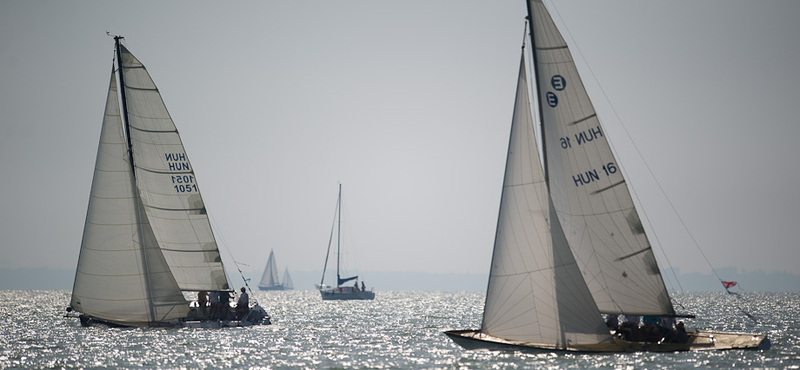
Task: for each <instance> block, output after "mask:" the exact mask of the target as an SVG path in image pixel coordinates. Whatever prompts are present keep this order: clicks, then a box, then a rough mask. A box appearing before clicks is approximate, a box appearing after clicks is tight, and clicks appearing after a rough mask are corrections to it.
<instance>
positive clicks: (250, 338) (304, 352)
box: [0, 291, 800, 369]
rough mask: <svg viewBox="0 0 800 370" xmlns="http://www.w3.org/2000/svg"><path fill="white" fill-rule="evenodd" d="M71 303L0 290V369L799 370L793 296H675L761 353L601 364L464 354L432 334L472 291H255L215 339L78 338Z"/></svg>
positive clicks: (130, 333)
mask: <svg viewBox="0 0 800 370" xmlns="http://www.w3.org/2000/svg"><path fill="white" fill-rule="evenodd" d="M69 298H70V292H68V291H0V368H3V369H4V368H26V369H40V368H86V369H91V368H159V369H163V368H256V369H516V368H526V369H527V368H536V369H565V368H576V369H577V368H580V369H583V368H598V369H645V368H647V369H694V368H704V369H705V368H724V369H729V368H753V369H798V368H800V320H798V317H800V294H798V293H751V294H745V295H743V299H741V300H735V298H732V297H729V296H726V295H724V294H722V293H681V294H675V298H677V301H679V302H680V303H681V304H682V305H683V306H684V307H685V311H686V312H693V313H695V314H697V316H698V319H695V320H689V321H688V322H687V324H688V325H687V326H690V327H697V328H703V329H712V330H725V331H741V332H757V333H768V334H769V336H770V338H771V340H772V343H773V345H772V349H770V350H768V351H763V352H760V351H740V350H734V351H707V352H706V351H704V352H689V353H668V354H655V353H633V354H607V355H574V354H526V353H520V352H489V351H467V350H464V349H462V348H461V347H459V346H457V345H455V344H454V343H453V342H452V341H450V340H449V339H448V338H447V337H446V336H445V335H444V334H442V331H443V330H447V329H466V328H477V327H478V326H479V325H480V321H481V314H482V311H483V299H484V294H483V293H478V292H411V291H402V292H380V291H379V292H377V298H376V299H375V301H371V302H322V301H321V300H320V298H319V293H317V292H316V291H289V292H256V293H255V294H254V298H256V299H257V300H258V301H259V302H260V303H261V304H262V306H264V307H265V308H266V309H267V311H268V312H269V313H270V314H271V315H272V317H273V321H274V325H269V326H262V327H251V328H230V329H221V330H220V329H217V330H213V329H109V328H84V327H81V326H80V324H79V323H78V320H77V319H73V318H64V317H63V314H64V307H66V305H67V303H68V301H69ZM733 303H736V304H737V305H738V306H739V307H741V308H743V309H744V310H746V311H748V312H750V313H751V314H753V315H755V316H756V317H757V318H758V319H759V321H758V322H757V323H756V322H753V321H752V320H750V319H748V318H747V317H745V316H744V315H742V314H741V313H740V312H739V308H737V306H735V305H733ZM681 310H683V309H681Z"/></svg>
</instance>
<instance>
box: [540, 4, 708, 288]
mask: <svg viewBox="0 0 800 370" xmlns="http://www.w3.org/2000/svg"><path fill="white" fill-rule="evenodd" d="M551 8H552V9H554V10H555V12H556V14H557V15H558V18H559V20H560V21H561V23H562V24H563V25H564V27H563V29H564V30H566V31H567V34H568V35H569V37H570V38H571V39H572V43H571V44H572V45H574V46H575V47H574V49H575V50H576V51H577V53H578V55H579V56H580V57H581V59H582V60H583V63H584V65H585V66H586V68H587V69H588V70H589V74H590V75H591V76H592V79H594V81H595V83H597V86H598V88H599V89H600V92H601V93H602V94H603V98H605V100H606V102H607V103H608V105H609V107H611V111H612V112H614V116H615V117H616V118H617V121H618V122H619V123H620V126H621V127H622V129H623V131H624V132H625V135H626V136H627V137H628V139H629V140H630V141H631V143H632V144H633V147H634V149H635V150H636V153H637V154H638V155H639V158H641V159H642V162H643V163H644V165H645V167H646V168H647V171H648V172H649V173H650V176H651V177H652V178H653V180H655V182H656V185H658V189H659V190H660V191H661V194H662V195H664V198H665V199H666V200H667V203H669V205H670V207H671V208H672V211H673V212H674V213H675V215H676V216H677V217H678V220H680V222H681V225H682V226H683V228H684V230H686V232H687V234H689V237H690V238H691V239H692V242H693V243H694V245H695V247H697V249H698V250H699V251H700V254H701V255H702V256H703V258H704V259H705V260H706V263H708V265H709V267H711V270H712V271H713V272H714V275H716V276H717V278H718V279H719V276H718V275H717V272H716V270H714V267H713V266H712V265H711V262H710V261H709V260H708V257H706V255H705V253H703V251H702V249H700V245H699V244H697V241H696V240H695V239H694V236H693V235H692V233H691V232H689V228H688V227H687V226H686V223H684V221H683V219H682V218H681V217H680V215H679V214H678V211H677V210H676V209H675V206H674V205H673V204H672V201H671V200H670V199H669V198H668V197H667V193H666V191H664V188H663V187H662V186H661V183H660V182H659V181H658V179H657V178H656V176H655V174H654V173H653V170H652V169H651V168H650V165H649V164H648V163H647V161H646V160H645V159H644V156H643V155H642V152H641V150H639V147H638V146H637V145H636V142H635V141H634V140H633V137H632V136H631V134H630V132H629V131H628V128H627V127H626V126H625V125H624V124H623V122H622V118H621V117H620V116H619V113H617V110H616V108H615V107H614V105H613V104H611V99H609V97H608V94H606V92H605V90H604V89H603V86H602V85H601V84H600V80H599V79H598V78H597V76H596V75H595V73H594V70H592V67H591V65H589V63H588V62H587V60H586V57H585V56H584V55H583V53H582V52H581V49H580V47H579V46H578V43H577V42H576V41H575V37H573V36H572V33H571V32H570V31H569V27H567V26H566V22H564V18H563V17H561V13H560V12H559V11H558V8H557V7H556V6H555V5H554V4H553V5H552V6H551ZM570 49H571V50H572V48H570ZM598 120H599V118H598ZM608 143H609V146H610V147H611V150H612V151H613V152H614V154H615V155H616V154H617V153H618V151H617V150H616V148H615V147H614V144H613V142H612V141H611V140H608ZM616 157H617V158H619V156H618V155H616ZM617 164H618V165H619V167H620V170H621V171H623V173H627V171H626V170H625V168H624V166H623V165H622V162H620V161H617ZM628 185H629V188H630V190H631V192H632V193H633V195H634V197H635V198H636V201H637V202H638V203H639V204H642V201H641V199H639V194H638V193H637V192H636V190H635V189H634V186H633V183H631V182H628ZM641 212H642V213H643V214H644V215H645V219H646V220H647V224H648V225H649V226H650V230H652V232H653V238H654V239H655V240H656V241H657V242H658V243H657V244H658V247H659V248H658V249H659V251H660V252H661V255H662V256H664V259H665V260H666V262H667V265H668V266H669V269H670V270H671V272H672V275H673V277H674V278H675V282H676V283H677V284H678V288H679V289H680V291H683V286H682V285H681V282H680V279H678V275H677V274H676V273H675V268H674V267H673V266H672V262H670V260H669V257H668V256H667V253H666V252H665V251H664V246H663V245H662V244H661V239H660V238H659V237H658V233H657V232H656V230H655V228H654V227H653V225H652V224H651V223H650V218H649V217H647V211H646V210H645V209H644V207H641ZM720 281H721V279H720Z"/></svg>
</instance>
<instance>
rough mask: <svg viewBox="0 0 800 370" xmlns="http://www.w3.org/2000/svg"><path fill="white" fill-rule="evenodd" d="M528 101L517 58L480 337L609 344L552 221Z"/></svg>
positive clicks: (567, 247)
mask: <svg viewBox="0 0 800 370" xmlns="http://www.w3.org/2000/svg"><path fill="white" fill-rule="evenodd" d="M528 101H529V100H528V85H527V82H526V76H525V61H524V56H523V58H522V61H521V63H520V70H519V80H518V83H517V97H516V102H515V107H514V116H513V119H512V125H511V137H510V139H509V146H508V157H507V161H506V172H505V179H504V181H503V191H502V196H501V200H500V212H499V216H498V221H497V231H496V236H495V244H494V252H493V255H492V264H491V269H490V273H489V287H488V289H487V296H486V305H485V309H484V316H483V323H482V325H481V332H483V333H486V334H489V335H492V336H495V337H499V338H504V339H508V340H517V341H521V342H528V343H542V344H547V345H554V346H556V347H562V346H565V345H567V344H568V343H569V344H573V345H575V344H595V343H601V342H610V341H611V335H610V334H609V332H608V329H607V328H606V326H605V324H604V323H603V320H602V318H601V317H600V312H599V311H598V309H597V306H596V305H595V304H594V301H593V300H592V296H591V293H590V292H589V289H588V288H587V286H586V284H585V282H584V281H583V278H582V277H581V272H580V271H579V269H578V265H577V264H576V263H575V259H574V258H573V256H572V252H571V251H570V249H569V246H568V245H567V242H566V240H565V239H564V235H563V232H562V231H561V228H560V226H559V223H558V219H557V218H556V217H552V214H551V211H550V209H551V207H550V205H549V203H550V197H549V196H548V191H547V185H546V183H545V179H544V174H543V172H542V168H541V161H540V160H539V152H538V149H537V145H536V139H535V137H534V133H533V120H532V118H531V112H530V106H529V105H528ZM551 221H552V222H551Z"/></svg>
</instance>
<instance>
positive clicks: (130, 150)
mask: <svg viewBox="0 0 800 370" xmlns="http://www.w3.org/2000/svg"><path fill="white" fill-rule="evenodd" d="M121 39H124V37H122V36H114V49H115V50H116V53H117V64H118V66H119V68H118V69H117V71H118V73H117V74H118V75H119V93H120V97H121V99H122V126H123V127H124V128H125V140H126V141H127V143H128V157H129V158H130V159H131V161H130V163H131V172H132V173H133V178H134V179H135V178H136V171H134V170H133V169H134V165H133V145H132V144H131V126H130V125H129V124H128V99H127V98H126V97H125V76H124V74H123V73H122V52H121V51H120V48H119V40H121Z"/></svg>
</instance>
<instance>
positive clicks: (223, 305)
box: [219, 292, 231, 320]
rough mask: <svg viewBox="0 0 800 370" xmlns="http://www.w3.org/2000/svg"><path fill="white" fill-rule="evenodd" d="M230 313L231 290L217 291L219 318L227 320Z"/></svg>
mask: <svg viewBox="0 0 800 370" xmlns="http://www.w3.org/2000/svg"><path fill="white" fill-rule="evenodd" d="M230 314H231V292H219V319H220V320H227V319H228V316H230Z"/></svg>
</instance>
